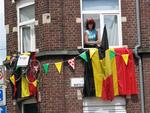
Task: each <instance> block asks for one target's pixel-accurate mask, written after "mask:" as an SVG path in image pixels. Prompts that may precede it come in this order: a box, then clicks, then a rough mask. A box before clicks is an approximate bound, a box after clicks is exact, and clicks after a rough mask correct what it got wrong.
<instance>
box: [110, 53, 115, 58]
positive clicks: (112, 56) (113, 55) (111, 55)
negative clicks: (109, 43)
mask: <svg viewBox="0 0 150 113" xmlns="http://www.w3.org/2000/svg"><path fill="white" fill-rule="evenodd" d="M115 56H116V54H115V52H114V51H110V59H113V58H114V57H115Z"/></svg>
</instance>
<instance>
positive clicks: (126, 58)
mask: <svg viewBox="0 0 150 113" xmlns="http://www.w3.org/2000/svg"><path fill="white" fill-rule="evenodd" d="M121 56H122V58H123V60H124V62H125V64H126V65H127V64H128V60H129V54H123V55H121Z"/></svg>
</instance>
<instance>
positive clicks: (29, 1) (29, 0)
mask: <svg viewBox="0 0 150 113" xmlns="http://www.w3.org/2000/svg"><path fill="white" fill-rule="evenodd" d="M34 4H35V1H34V0H20V1H19V2H17V5H16V8H17V28H18V52H21V53H22V52H23V47H22V35H21V34H22V28H21V27H22V26H24V25H34V24H35V18H34V19H31V20H29V21H25V22H20V9H21V8H25V7H28V6H30V5H34ZM31 32H32V33H31V35H32V36H33V37H32V41H31V46H32V47H34V48H32V47H31V49H32V51H35V44H36V43H35V42H36V41H35V34H33V31H31ZM33 39H34V41H33Z"/></svg>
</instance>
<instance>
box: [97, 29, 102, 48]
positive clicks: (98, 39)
mask: <svg viewBox="0 0 150 113" xmlns="http://www.w3.org/2000/svg"><path fill="white" fill-rule="evenodd" d="M96 39H97V41H96V42H97V46H100V44H101V40H100V37H98V32H97V31H96Z"/></svg>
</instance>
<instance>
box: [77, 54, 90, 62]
mask: <svg viewBox="0 0 150 113" xmlns="http://www.w3.org/2000/svg"><path fill="white" fill-rule="evenodd" d="M79 56H80V57H81V58H82V59H83V60H85V61H86V62H88V60H87V56H86V52H83V53H81V54H80V55H79Z"/></svg>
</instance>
